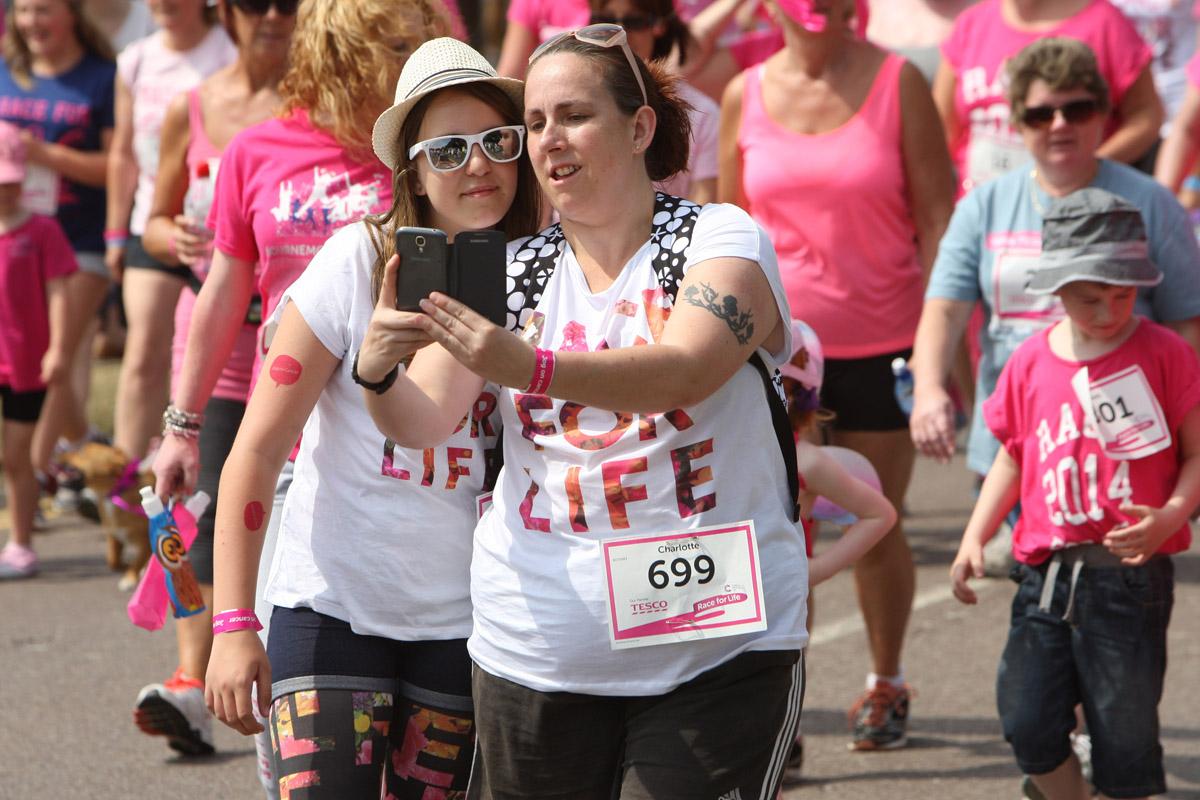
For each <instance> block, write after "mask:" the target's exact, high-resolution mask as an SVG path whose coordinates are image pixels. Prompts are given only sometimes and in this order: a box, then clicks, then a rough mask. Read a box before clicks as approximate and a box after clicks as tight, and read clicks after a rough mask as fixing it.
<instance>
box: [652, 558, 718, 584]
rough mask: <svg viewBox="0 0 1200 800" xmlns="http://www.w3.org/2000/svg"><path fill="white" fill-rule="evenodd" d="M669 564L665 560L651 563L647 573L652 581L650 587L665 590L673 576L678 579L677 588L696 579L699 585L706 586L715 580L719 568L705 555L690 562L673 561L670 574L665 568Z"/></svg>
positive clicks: (677, 559)
mask: <svg viewBox="0 0 1200 800" xmlns="http://www.w3.org/2000/svg"><path fill="white" fill-rule="evenodd" d="M667 566H668V564H667V562H666V560H664V559H661V558H660V559H657V560H655V561H652V562H650V569H649V570H647V572H646V577H647V578H648V579H649V580H650V585H651V586H653V587H654V588H655V589H665V588H667V586H668V585H669V584H670V583H671V576H672V575H674V576H675V578H676V579H677V580H676V581H675V585H676V586H687V585H688V583H690V582H691V580H692V578H693V577H695V578H696V583H697V584H701V585H703V584H705V583H708V582H709V581H711V580H712V579H713V576H714V575H715V574H716V571H717V568H716V565H715V564H713V560H712V559H711V558H709V557H708V556H705V555H699V556H696V558H695V560H692V561H689V560H688V559H686V558H674V559H671V563H670V565H669V568H670V570H671V571H670V573H669V574H668V572H667V570H666V569H664V567H667Z"/></svg>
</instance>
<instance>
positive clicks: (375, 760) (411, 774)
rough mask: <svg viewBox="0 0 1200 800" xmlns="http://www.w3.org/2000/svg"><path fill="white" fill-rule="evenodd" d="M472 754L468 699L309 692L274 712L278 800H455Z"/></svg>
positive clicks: (282, 700)
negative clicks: (359, 799) (381, 799)
mask: <svg viewBox="0 0 1200 800" xmlns="http://www.w3.org/2000/svg"><path fill="white" fill-rule="evenodd" d="M474 747H475V721H474V713H473V711H472V710H471V698H470V697H460V696H454V695H439V694H437V693H434V692H430V691H427V690H422V689H419V688H416V687H409V686H403V685H402V686H401V689H400V694H399V695H393V694H392V693H391V692H381V691H372V690H364V691H360V690H355V689H311V690H303V691H295V692H290V693H287V694H284V695H282V696H280V697H278V698H276V700H275V702H274V704H273V705H272V706H271V750H272V758H273V760H274V766H275V774H276V775H277V776H278V777H279V795H280V798H281V800H318V798H320V799H321V800H324V799H325V798H328V799H329V800H335V799H336V800H357V799H358V798H361V799H362V800H379V798H381V797H382V798H383V800H456V799H458V798H463V797H465V796H466V788H467V779H468V777H469V776H470V772H471V760H472V755H473V751H474Z"/></svg>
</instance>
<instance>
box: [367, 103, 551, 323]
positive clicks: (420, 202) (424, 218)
mask: <svg viewBox="0 0 1200 800" xmlns="http://www.w3.org/2000/svg"><path fill="white" fill-rule="evenodd" d="M443 92H460V93H462V94H465V95H468V96H470V97H474V98H476V99H477V100H482V101H483V102H484V103H487V105H488V106H490V107H491V108H493V109H495V111H496V112H497V113H498V114H499V115H500V117H501V119H503V120H504V124H505V125H521V124H523V121H522V118H521V109H519V108H517V104H516V103H514V102H513V100H512V98H511V97H509V96H508V95H507V94H506V93H505V92H504V91H503V90H502V89H500V88H498V87H496V86H493V85H492V84H490V83H482V82H480V83H462V84H459V85H457V86H449V87H446V88H445V89H440V90H438V91H436V92H431V93H429V94H427V95H426V96H425V97H423V98H421V101H420V102H419V103H417V104H416V105H415V106H413V107H412V110H411V111H409V112H408V116H407V117H405V118H404V125H402V126H401V128H400V144H401V147H400V150H399V153H398V156H399V160H398V161H397V162H396V169H395V170H393V171H392V207H391V208H390V209H388V211H387V212H386V213H384V214H376V215H372V216H369V217H366V219H365V220H364V221H365V222H366V224H367V230H368V232H369V233H370V234H371V243H372V244H373V245H374V246H375V266H374V267H373V268H372V269H371V297H372V298H374V299H376V300H378V299H379V287H380V286H382V285H383V265H384V264H386V263H387V262H388V260H389V259H390V258H391V257H392V256H393V255H395V254H396V239H395V235H396V229H397V228H403V227H407V226H419V227H428V226H429V224H430V219H431V212H432V210H433V208H432V206H430V204H429V198H428V197H425V196H424V195H419V194H417V192H416V180H417V171H416V168H415V167H414V166H413V163H412V161H410V160H409V158H408V148H410V147H412V146H413V145H414V144H416V142H417V137H418V136H419V135H420V130H421V123H422V122H423V121H424V119H425V114H426V112H427V111H428V110H429V105H430V103H432V102H433V98H435V97H437V96H438V95H440V94H442V93H443ZM417 158H423V156H421V155H420V154H418V155H417ZM540 219H541V192H540V190H539V189H538V184H537V178H536V177H535V176H534V174H533V165H532V164H530V163H529V154H528V153H522V154H521V157H520V158H519V159H517V191H516V193H515V194H514V195H513V202H512V205H511V206H510V207H509V209H508V211H507V212H506V213H505V214H504V216H503V217H502V218H501V219H500V222H499V224H498V225H497V227H498V228H499V229H500V230H502V231H504V234H505V236H507V237H508V238H509V239H516V238H519V237H521V236H528V235H529V234H531V233H534V232H536V231H537V229H538V222H539V220H540Z"/></svg>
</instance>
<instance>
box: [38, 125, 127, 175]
mask: <svg viewBox="0 0 1200 800" xmlns="http://www.w3.org/2000/svg"><path fill="white" fill-rule="evenodd" d="M112 137H113V132H112V129H111V128H105V129H104V130H102V131H101V132H100V150H99V151H97V152H85V151H83V150H76V149H75V148H73V147H68V146H67V145H64V144H56V143H55V142H43V141H42V140H40V139H35V138H33V137H32V136H31V135H30V134H29V132H28V131H23V132H22V134H21V141H22V142H23V143H24V144H25V157H26V158H27V159H28V160H29V163H31V164H38V165H40V166H43V167H46V168H47V169H50V170H52V171H54V172H57V173H58V174H59V175H61V176H63V177H64V178H66V179H68V180H72V181H75V182H76V183H81V184H83V185H84V186H94V187H96V188H98V189H99V188H103V187H104V182H105V180H106V178H107V176H108V149H109V147H110V146H111V145H112Z"/></svg>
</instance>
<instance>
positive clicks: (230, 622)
mask: <svg viewBox="0 0 1200 800" xmlns="http://www.w3.org/2000/svg"><path fill="white" fill-rule="evenodd" d="M212 625H213V636H216V635H217V634H218V633H229V632H230V631H241V630H245V629H246V628H252V629H254V630H256V631H261V630H262V627H263V626H262V623H261V622H259V621H258V615H257V614H255V613H254V612H253V611H252V610H250V609H248V608H231V609H229V610H228V611H222V612H221V613H220V614H213V623H212Z"/></svg>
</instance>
